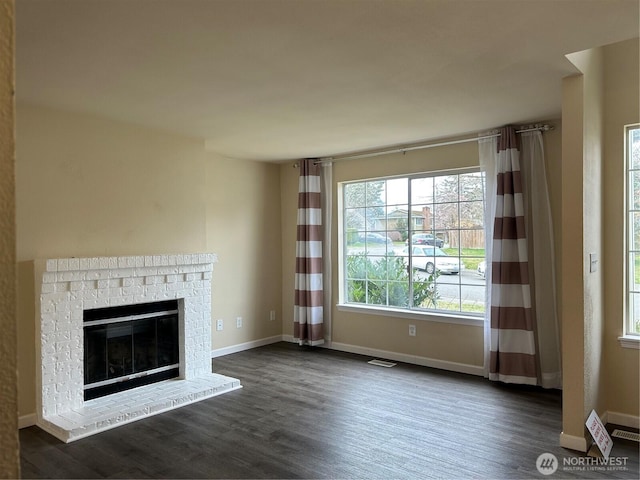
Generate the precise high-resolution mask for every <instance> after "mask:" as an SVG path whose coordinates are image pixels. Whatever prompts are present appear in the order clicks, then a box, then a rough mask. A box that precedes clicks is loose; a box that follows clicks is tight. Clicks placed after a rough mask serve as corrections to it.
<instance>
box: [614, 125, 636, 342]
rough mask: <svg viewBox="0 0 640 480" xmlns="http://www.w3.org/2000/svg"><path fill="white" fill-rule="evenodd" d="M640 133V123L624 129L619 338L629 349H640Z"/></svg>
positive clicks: (626, 126)
mask: <svg viewBox="0 0 640 480" xmlns="http://www.w3.org/2000/svg"><path fill="white" fill-rule="evenodd" d="M632 131H638V132H640V123H636V124H631V125H625V127H624V172H625V189H624V192H625V193H624V196H625V202H624V205H625V217H624V227H625V228H624V230H625V240H624V252H625V267H626V268H625V269H624V270H625V272H626V274H625V282H624V283H625V288H624V291H625V298H624V321H623V336H622V337H620V338H619V340H620V343H621V344H622V346H624V347H628V348H640V346H639V345H640V332H636V331H635V329H634V328H633V325H632V322H634V313H633V310H634V303H635V302H634V300H633V296H634V294H635V296H636V301H637V302H638V303H640V290H635V289H634V287H635V273H636V267H635V257H634V255H640V249H634V248H633V246H634V239H633V236H634V233H635V232H634V228H633V219H632V216H633V214H634V213H640V208H633V206H634V205H633V204H634V200H633V198H634V186H633V173H634V172H637V173H638V174H639V175H640V166H638V167H636V168H633V165H632V158H631V157H632V144H631V141H630V139H631V132H632Z"/></svg>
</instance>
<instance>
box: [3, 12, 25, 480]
mask: <svg viewBox="0 0 640 480" xmlns="http://www.w3.org/2000/svg"><path fill="white" fill-rule="evenodd" d="M14 28H15V3H14V0H0V331H1V332H2V334H1V335H0V398H1V399H2V401H0V477H2V478H19V476H20V455H19V439H18V379H17V377H18V375H17V371H16V368H17V367H16V365H17V360H16V358H17V343H16V222H15V211H16V209H15V170H14V168H15V135H14V131H15V130H14V121H15V103H14V84H15V83H14V78H15V75H14V31H15V30H14Z"/></svg>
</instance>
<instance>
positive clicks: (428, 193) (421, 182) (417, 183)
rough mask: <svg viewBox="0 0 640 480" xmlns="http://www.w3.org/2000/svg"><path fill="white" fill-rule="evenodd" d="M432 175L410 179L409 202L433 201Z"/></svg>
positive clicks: (415, 203)
mask: <svg viewBox="0 0 640 480" xmlns="http://www.w3.org/2000/svg"><path fill="white" fill-rule="evenodd" d="M433 188H434V186H433V177H427V178H414V179H412V180H411V203H412V204H413V205H418V204H421V203H433V199H434V195H433Z"/></svg>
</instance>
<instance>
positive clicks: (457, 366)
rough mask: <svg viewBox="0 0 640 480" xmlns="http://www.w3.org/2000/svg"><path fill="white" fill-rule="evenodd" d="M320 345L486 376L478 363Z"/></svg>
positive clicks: (288, 337) (285, 337) (344, 345)
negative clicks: (471, 363) (469, 363)
mask: <svg viewBox="0 0 640 480" xmlns="http://www.w3.org/2000/svg"><path fill="white" fill-rule="evenodd" d="M282 340H283V341H285V342H292V343H297V342H296V341H295V340H294V339H293V336H292V335H283V336H282ZM320 347H321V348H328V349H330V350H338V351H341V352H348V353H356V354H358V355H367V356H370V357H376V358H381V359H385V360H395V361H397V362H404V363H411V364H413V365H421V366H423V367H431V368H439V369H441V370H449V371H451V372H458V373H468V374H470V375H477V376H480V377H482V376H484V368H483V367H482V366H478V365H468V364H466V363H457V362H449V361H446V360H436V359H434V358H428V357H420V356H418V355H409V354H406V353H398V352H390V351H388V350H379V349H377V348H368V347H361V346H358V345H349V344H348V343H338V342H329V343H325V344H324V345H321V346H320Z"/></svg>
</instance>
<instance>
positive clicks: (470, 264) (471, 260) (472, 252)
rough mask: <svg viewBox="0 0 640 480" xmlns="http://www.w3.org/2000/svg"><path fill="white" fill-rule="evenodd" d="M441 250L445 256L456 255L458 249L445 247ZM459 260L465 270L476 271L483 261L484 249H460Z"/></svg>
mask: <svg viewBox="0 0 640 480" xmlns="http://www.w3.org/2000/svg"><path fill="white" fill-rule="evenodd" d="M442 250H443V251H444V252H445V253H446V254H447V255H452V256H457V255H458V249H457V248H455V247H447V248H443V249H442ZM460 258H461V259H462V263H464V267H465V268H466V269H467V270H477V269H478V264H479V263H480V262H481V261H483V260H484V248H462V249H460Z"/></svg>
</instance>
